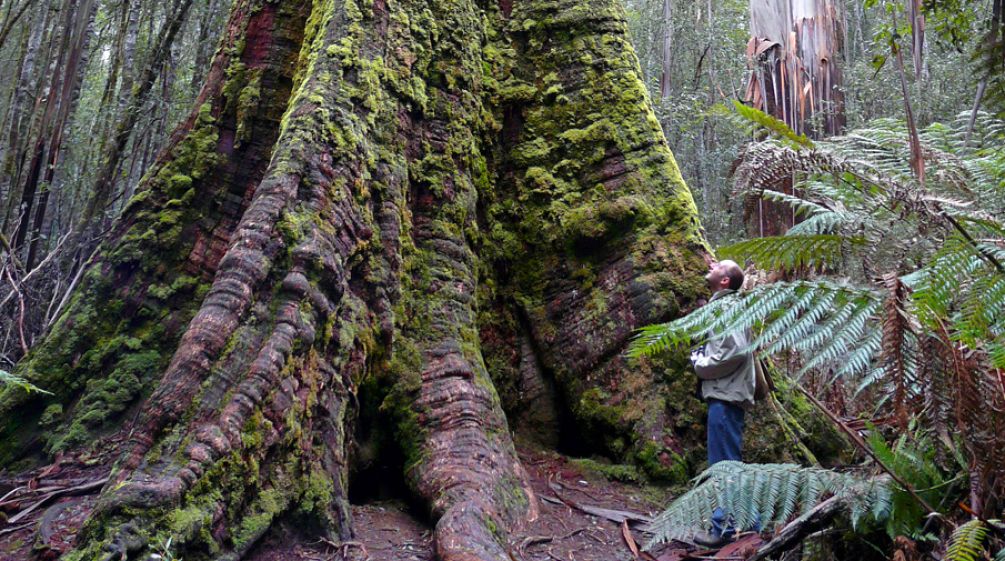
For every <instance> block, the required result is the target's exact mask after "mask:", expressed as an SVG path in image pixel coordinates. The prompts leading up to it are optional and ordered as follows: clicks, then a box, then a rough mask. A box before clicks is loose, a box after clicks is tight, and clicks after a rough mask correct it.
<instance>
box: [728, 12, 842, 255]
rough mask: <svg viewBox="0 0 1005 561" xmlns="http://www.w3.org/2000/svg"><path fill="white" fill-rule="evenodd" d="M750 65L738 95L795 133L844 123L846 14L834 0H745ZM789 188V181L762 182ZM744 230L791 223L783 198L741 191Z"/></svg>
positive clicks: (770, 231) (835, 130) (761, 231)
mask: <svg viewBox="0 0 1005 561" xmlns="http://www.w3.org/2000/svg"><path fill="white" fill-rule="evenodd" d="M750 34H751V38H750V41H749V42H748V43H747V58H748V62H749V64H750V67H751V73H750V80H749V82H748V83H747V92H746V95H745V99H746V101H747V103H749V104H750V105H751V106H753V107H754V108H756V109H760V110H761V111H764V112H765V113H768V114H769V115H772V116H774V117H775V118H777V119H779V120H781V121H783V122H784V123H785V124H786V125H788V126H789V128H791V129H792V130H794V131H796V133H797V134H805V135H807V136H809V137H810V138H826V137H828V136H834V135H837V134H840V133H841V132H842V131H843V129H844V127H845V123H846V118H845V111H844V80H843V77H842V72H841V64H842V61H843V59H844V42H845V18H844V12H843V8H842V5H841V3H840V2H835V1H834V0H750ZM765 187H768V188H772V189H776V190H779V191H782V192H786V193H788V192H791V190H792V186H791V181H789V182H785V184H784V185H774V186H765ZM744 218H745V221H746V223H747V231H748V234H750V235H752V236H772V235H779V234H781V233H783V232H784V231H785V230H787V229H788V228H789V227H790V226H792V225H793V224H794V223H795V216H794V215H793V214H792V212H791V209H790V208H789V207H788V206H786V205H782V204H777V203H771V202H767V201H764V200H763V199H762V198H760V197H751V198H748V199H747V201H746V204H745V208H744Z"/></svg>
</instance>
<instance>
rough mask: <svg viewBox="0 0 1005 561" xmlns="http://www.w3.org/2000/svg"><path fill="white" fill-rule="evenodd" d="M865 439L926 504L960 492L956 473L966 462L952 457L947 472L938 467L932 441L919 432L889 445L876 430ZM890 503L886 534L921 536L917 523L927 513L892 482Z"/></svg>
mask: <svg viewBox="0 0 1005 561" xmlns="http://www.w3.org/2000/svg"><path fill="white" fill-rule="evenodd" d="M867 442H868V444H869V447H870V449H871V450H872V452H873V454H875V455H876V457H877V458H879V460H880V461H881V462H883V464H884V465H886V466H887V467H889V468H890V469H891V470H892V471H893V473H895V474H896V475H897V477H899V478H900V479H901V480H903V481H905V482H907V483H908V484H909V485H911V487H912V488H913V489H915V492H916V493H918V495H920V496H921V497H922V498H923V499H925V501H926V502H928V503H929V504H932V505H938V504H945V503H946V502H948V501H949V499H950V498H951V497H953V496H955V495H956V494H957V493H959V492H960V491H961V489H962V486H963V485H962V483H963V481H964V478H963V477H962V474H961V473H960V472H961V471H962V470H963V469H965V467H966V461H965V460H964V459H963V458H952V460H953V463H954V465H950V466H949V469H948V473H947V472H946V470H944V469H942V468H940V465H939V461H938V458H937V450H936V447H935V445H934V443H933V442H932V441H931V439H929V438H928V437H927V436H926V435H924V434H923V433H922V432H921V431H918V430H912V431H907V432H905V433H903V434H902V435H901V436H900V437H899V438H897V439H896V440H895V441H894V442H893V444H892V445H891V444H888V443H887V442H886V440H885V439H884V438H883V436H882V434H880V432H879V431H877V430H872V431H871V432H870V433H869V436H868V441H867ZM890 503H891V515H890V517H889V518H888V519H887V522H886V530H887V534H889V535H890V537H894V536H898V535H906V536H910V537H912V538H914V539H922V538H923V537H924V536H922V535H920V531H921V523H922V521H923V520H924V517H925V516H926V515H927V514H928V513H927V512H925V511H924V509H923V508H922V507H921V505H920V504H918V501H917V500H916V499H915V498H914V497H912V496H911V495H910V494H909V493H908V492H907V491H906V490H905V489H903V488H901V487H900V486H899V485H893V486H892V493H891V499H890Z"/></svg>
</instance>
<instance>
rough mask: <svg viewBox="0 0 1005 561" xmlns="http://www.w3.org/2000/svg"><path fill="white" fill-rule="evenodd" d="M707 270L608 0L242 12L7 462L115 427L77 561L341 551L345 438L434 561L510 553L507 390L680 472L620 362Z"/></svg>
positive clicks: (95, 278) (120, 227)
mask: <svg viewBox="0 0 1005 561" xmlns="http://www.w3.org/2000/svg"><path fill="white" fill-rule="evenodd" d="M297 51H299V55H298V54H296V53H297ZM280 112H284V115H283V117H282V119H281V120H279V119H278V118H277V115H278V114H279V113H280ZM705 256H706V248H705V245H704V242H703V241H702V238H701V234H700V230H699V227H698V222H697V217H696V211H695V208H694V205H693V202H692V200H691V196H690V194H689V193H688V191H687V189H686V187H685V186H684V184H683V182H682V180H681V178H680V174H679V172H678V170H677V167H676V164H675V163H674V161H673V157H672V155H671V154H670V151H669V148H668V147H667V145H666V141H665V140H664V138H663V136H662V133H661V131H660V127H659V124H658V122H657V121H656V119H655V117H654V115H653V113H652V110H651V107H650V103H649V100H648V98H647V94H646V90H645V87H644V85H643V84H642V82H641V80H640V73H639V69H638V63H637V60H636V58H635V55H634V53H633V51H632V49H631V46H630V45H629V43H628V41H627V36H626V25H625V22H624V17H623V14H622V12H621V9H620V7H619V6H618V4H617V2H615V1H614V0H591V1H585V2H584V1H580V0H528V1H525V2H516V3H512V4H511V3H509V2H505V3H501V4H500V5H495V4H492V3H480V2H475V1H473V0H435V1H432V2H419V1H407V0H406V1H402V0H396V1H392V0H369V1H362V2H357V1H356V0H345V1H336V0H315V1H314V2H313V3H312V2H309V1H307V0H300V1H287V2H280V3H274V2H270V1H266V0H240V1H239V2H238V3H237V5H236V6H235V8H234V12H233V14H232V17H231V21H230V23H229V24H228V31H227V35H226V36H225V38H224V42H223V46H222V48H221V49H220V51H219V52H218V54H217V56H216V59H215V61H214V63H213V67H212V69H211V71H210V77H209V79H208V81H207V84H206V86H205V87H204V89H203V92H202V94H201V96H200V100H199V107H198V108H197V109H196V111H194V112H193V115H192V117H191V119H190V120H189V121H188V122H187V123H185V124H184V125H183V126H182V127H181V128H180V129H179V131H178V132H177V133H176V134H175V136H174V138H173V140H172V144H171V146H169V147H168V148H167V149H166V150H165V151H164V152H163V154H162V155H161V158H160V162H159V163H158V164H157V166H156V167H155V169H154V171H153V172H151V174H150V175H149V176H148V179H147V180H146V182H145V184H144V185H143V186H142V188H141V189H140V190H139V191H138V194H137V195H136V196H135V197H134V199H133V200H132V202H131V203H130V205H129V206H128V207H127V209H126V212H125V215H124V216H123V217H122V218H121V219H120V220H119V222H118V223H117V226H116V228H115V230H114V232H113V234H112V237H111V238H110V239H109V240H108V241H107V242H106V243H105V244H104V245H103V246H102V248H101V249H100V250H99V252H98V254H97V256H96V257H95V259H94V261H93V263H91V264H90V265H89V268H88V270H87V273H86V274H85V276H84V279H83V281H82V284H81V287H80V288H79V289H78V290H77V293H76V295H75V296H74V299H73V301H72V302H71V303H70V305H69V306H68V309H67V311H66V313H65V314H64V315H63V317H62V319H61V320H60V322H59V325H58V326H57V327H56V329H55V330H54V332H53V334H52V335H51V336H50V337H49V339H48V340H47V341H46V342H45V343H44V344H43V345H42V346H41V347H40V348H39V349H38V350H36V351H35V352H34V353H33V355H32V356H31V357H30V358H29V360H28V361H27V362H26V365H25V366H24V367H23V368H22V370H21V373H22V374H23V375H24V376H25V377H27V378H28V379H30V380H31V381H33V382H35V383H37V384H39V385H42V386H43V387H49V388H54V389H58V391H57V392H56V394H55V395H54V396H52V397H46V398H44V399H43V398H34V399H33V400H28V399H26V398H24V397H20V396H17V395H15V394H13V393H11V392H7V393H5V394H4V395H3V396H2V398H0V399H2V401H0V410H2V411H3V412H4V413H5V414H6V415H5V417H6V418H7V419H8V420H7V424H6V426H5V427H4V428H3V429H4V436H5V438H7V441H10V442H14V444H13V445H12V446H9V447H8V449H7V450H6V454H7V457H8V458H12V457H24V456H25V455H26V452H34V453H36V454H38V453H52V452H54V451H58V450H62V449H72V448H75V447H78V446H80V445H81V444H82V443H84V442H86V441H87V440H88V439H90V438H93V437H94V436H95V435H99V434H105V433H108V432H109V431H113V430H116V429H117V428H122V429H123V430H124V431H126V430H128V431H129V432H128V434H129V438H128V441H127V443H126V444H125V445H124V447H123V448H124V449H123V451H122V456H121V459H120V461H119V462H118V463H117V465H116V468H115V470H114V471H113V474H112V479H111V481H110V483H109V484H108V486H107V488H106V489H105V490H104V491H103V494H102V497H101V499H100V501H99V506H98V508H97V510H96V511H95V512H94V514H93V515H92V516H91V518H90V520H89V522H88V523H87V525H86V526H85V528H84V531H83V532H82V533H81V535H80V541H79V544H78V547H77V549H75V550H74V552H73V553H71V554H70V555H69V558H71V559H93V558H102V557H104V558H107V559H118V558H125V557H126V556H129V558H130V559H131V558H133V556H134V555H136V554H137V553H140V552H142V551H145V550H149V547H150V545H149V544H152V543H158V542H160V541H161V540H163V539H165V538H166V537H168V536H172V537H173V540H174V541H173V543H174V544H176V547H177V548H178V551H179V553H180V554H181V555H183V556H184V558H185V559H187V560H191V559H239V558H241V557H242V556H244V555H245V554H246V553H248V552H249V551H250V550H251V548H252V547H253V546H254V544H255V543H256V542H257V541H258V540H259V539H260V538H261V537H262V536H263V535H264V534H265V533H266V532H267V531H268V530H269V528H270V527H271V526H272V525H274V524H275V523H276V522H278V521H279V520H282V519H290V518H291V517H292V518H293V519H296V520H304V521H307V522H308V523H307V524H298V526H300V527H302V528H314V529H316V530H317V531H318V532H322V533H325V534H327V535H328V536H329V537H330V538H332V539H346V538H349V537H350V536H351V535H352V525H351V520H350V519H349V514H348V509H347V486H348V477H349V466H350V463H351V460H352V456H353V448H352V445H351V441H352V439H353V435H354V434H356V433H357V429H366V430H360V431H358V432H359V433H364V432H365V433H371V432H382V433H383V434H385V435H387V438H385V439H383V440H382V441H381V444H382V445H388V444H389V443H392V442H393V443H394V444H393V445H395V446H397V447H398V449H399V450H400V451H401V456H402V457H403V464H404V465H403V466H402V469H403V471H404V472H405V474H406V476H407V481H408V484H409V488H410V489H411V491H412V492H413V493H414V495H415V496H416V497H417V498H419V499H421V500H422V501H423V502H425V503H426V504H428V505H429V511H430V514H431V516H432V519H433V521H434V522H435V527H436V529H435V538H436V549H437V554H438V556H439V558H440V559H443V560H449V561H454V560H457V561H460V560H500V561H501V560H505V559H509V558H510V553H509V547H510V545H509V544H508V541H507V533H508V530H509V529H510V528H513V527H514V526H515V525H517V524H520V523H522V522H524V521H527V520H532V519H533V518H534V516H535V506H534V505H535V504H536V501H535V500H534V498H533V496H532V494H531V492H530V490H529V487H528V485H527V482H526V476H525V473H524V471H523V469H522V467H521V466H520V463H519V461H518V459H517V456H516V453H515V450H514V446H513V442H512V439H511V432H510V427H509V425H508V423H507V415H506V411H507V410H508V411H509V412H510V413H511V414H514V413H515V414H516V416H518V417H519V416H520V411H524V412H526V409H527V405H526V402H525V400H523V399H521V397H520V393H521V392H522V391H523V390H532V391H529V392H528V393H529V394H530V395H528V396H527V397H528V400H529V401H531V402H532V403H538V404H540V403H542V402H547V401H548V400H549V399H550V398H549V397H548V392H547V391H543V390H542V388H545V387H557V389H558V391H557V395H558V403H552V404H550V405H551V406H552V407H554V408H556V409H558V410H562V411H564V414H565V415H566V416H567V417H568V418H569V419H571V420H572V425H573V426H574V428H573V429H572V430H573V431H574V432H577V433H579V436H578V437H577V438H578V439H579V440H580V441H582V443H583V444H582V445H583V446H586V447H589V448H591V449H592V450H594V451H596V452H603V453H607V454H608V455H610V456H611V457H613V458H614V459H616V460H618V461H624V460H634V461H636V462H638V463H640V464H641V465H642V467H643V468H645V469H646V470H647V471H648V472H649V473H650V474H652V475H660V476H684V475H686V468H687V463H686V461H685V460H684V459H683V458H682V457H681V456H680V453H681V452H683V451H682V450H681V449H680V445H679V443H676V442H675V440H674V439H675V438H677V436H678V433H676V432H675V430H674V429H675V427H676V426H677V425H678V424H679V420H678V419H676V418H675V417H674V412H675V409H674V408H675V407H678V406H679V404H675V403H674V397H673V393H672V392H671V391H669V389H668V386H667V385H665V384H664V383H663V381H664V376H665V374H666V373H665V372H663V371H662V370H658V369H656V368H654V367H652V366H647V367H637V366H633V365H629V364H627V363H626V361H625V360H624V359H623V358H622V351H623V349H624V347H625V344H626V342H627V339H628V337H629V336H630V335H631V332H632V330H633V329H634V328H635V327H638V326H639V325H641V324H644V323H648V322H652V321H657V320H661V319H666V318H669V317H672V316H674V315H675V314H677V313H679V310H680V309H681V306H683V305H685V304H687V303H688V302H690V301H692V300H694V299H695V298H696V297H697V296H698V294H699V293H700V292H701V291H702V284H703V283H702V280H701V273H702V271H703V269H704V258H705ZM109 306H112V307H116V316H115V317H116V319H114V320H110V319H108V318H107V315H106V314H104V313H102V311H103V310H101V308H102V307H109ZM120 317H121V318H123V319H121V320H120V319H118V318H120ZM186 323H187V326H185V324H186ZM123 380H125V381H126V382H128V383H127V384H123ZM43 401H44V403H43ZM368 404H375V405H372V407H373V410H366V409H367V408H368V407H371V405H368ZM537 406H538V405H535V407H537ZM39 410H42V411H44V413H43V414H41V415H39V414H38V413H31V411H39ZM556 415H557V413H555V414H552V415H550V416H548V415H546V416H545V417H547V418H550V419H555V417H556ZM134 418H135V421H134V420H133V419H134ZM359 422H367V423H371V422H372V423H377V424H379V425H380V426H382V427H387V429H386V430H381V429H378V428H375V427H358V426H357V424H358V423H359ZM556 423H557V421H556ZM564 430H566V431H569V430H570V429H568V428H566V429H564ZM43 431H46V432H44V433H43ZM123 434H125V433H123Z"/></svg>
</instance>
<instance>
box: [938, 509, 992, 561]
mask: <svg viewBox="0 0 1005 561" xmlns="http://www.w3.org/2000/svg"><path fill="white" fill-rule="evenodd" d="M987 535H988V526H987V524H985V523H984V522H982V521H981V520H977V519H974V520H970V521H969V522H966V523H965V524H962V525H960V527H959V528H957V529H956V530H955V531H953V535H952V537H951V538H949V547H947V548H946V556H945V558H944V559H945V560H946V561H977V560H978V559H982V558H984V539H985V538H986V537H987Z"/></svg>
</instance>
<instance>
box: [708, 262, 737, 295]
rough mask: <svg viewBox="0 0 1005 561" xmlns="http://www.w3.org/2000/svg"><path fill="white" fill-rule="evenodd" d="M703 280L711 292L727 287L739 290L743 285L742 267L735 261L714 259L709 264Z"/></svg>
mask: <svg viewBox="0 0 1005 561" xmlns="http://www.w3.org/2000/svg"><path fill="white" fill-rule="evenodd" d="M705 280H706V281H708V288H709V289H711V290H712V292H713V293H715V292H719V291H720V290H727V289H728V290H739V289H740V287H741V286H743V269H741V268H740V266H739V265H737V264H736V262H735V261H730V260H728V259H727V260H724V261H716V262H715V263H712V264H711V265H709V267H708V274H707V275H705Z"/></svg>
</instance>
